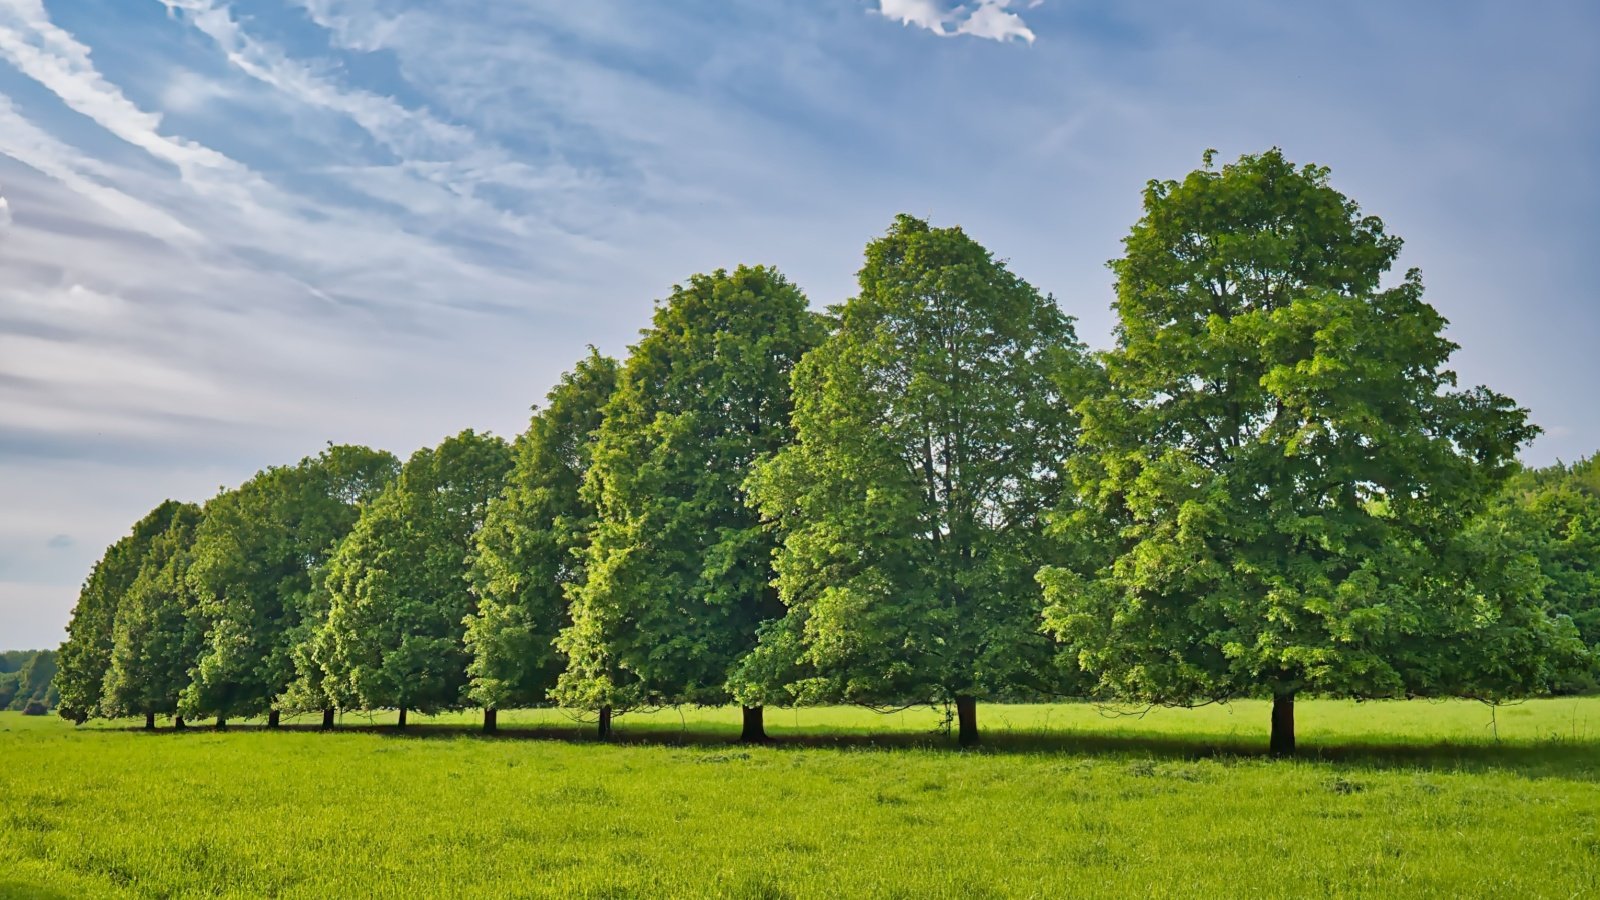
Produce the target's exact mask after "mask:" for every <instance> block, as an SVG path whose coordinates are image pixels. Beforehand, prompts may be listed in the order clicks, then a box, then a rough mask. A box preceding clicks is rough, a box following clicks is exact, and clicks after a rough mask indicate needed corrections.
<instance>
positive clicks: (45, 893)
mask: <svg viewBox="0 0 1600 900" xmlns="http://www.w3.org/2000/svg"><path fill="white" fill-rule="evenodd" d="M72 896H74V895H72V894H67V893H63V892H61V891H58V890H56V889H55V888H49V887H41V886H39V885H37V884H29V883H28V882H26V881H6V880H3V879H0V897H10V898H14V900H68V898H70V897H72Z"/></svg>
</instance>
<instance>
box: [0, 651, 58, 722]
mask: <svg viewBox="0 0 1600 900" xmlns="http://www.w3.org/2000/svg"><path fill="white" fill-rule="evenodd" d="M55 677H56V651H54V650H8V651H6V652H4V653H0V709H5V710H13V711H15V710H21V709H23V708H25V707H27V706H28V705H29V704H33V703H38V704H41V705H43V706H44V707H45V710H46V712H48V711H49V710H50V708H52V707H54V706H55V705H56V704H57V703H58V702H59V700H60V698H59V696H58V695H57V693H56V689H55V684H54V681H55Z"/></svg>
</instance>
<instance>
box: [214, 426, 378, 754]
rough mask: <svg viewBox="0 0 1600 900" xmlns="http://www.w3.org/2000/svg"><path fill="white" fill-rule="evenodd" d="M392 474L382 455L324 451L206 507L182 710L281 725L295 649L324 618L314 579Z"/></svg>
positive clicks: (293, 670) (276, 470)
mask: <svg viewBox="0 0 1600 900" xmlns="http://www.w3.org/2000/svg"><path fill="white" fill-rule="evenodd" d="M396 468H397V464H396V460H395V458H394V457H393V456H392V455H390V454H388V453H386V452H383V451H378V450H371V449H368V448H366V447H356V446H342V445H341V446H336V445H330V446H329V447H328V448H327V449H326V450H324V451H323V452H322V453H321V454H319V455H317V456H314V457H307V458H305V459H303V460H301V461H300V462H299V463H298V464H297V465H294V466H277V467H273V468H270V469H266V470H264V471H262V472H260V473H258V474H257V475H256V476H255V477H254V478H251V479H250V480H249V481H247V482H245V483H244V484H243V485H241V486H240V487H239V488H237V489H235V490H232V491H227V492H224V493H222V494H219V495H218V496H217V497H215V498H213V499H212V500H211V501H210V502H208V503H207V504H206V506H205V516H204V519H203V521H202V522H201V525H200V527H199V529H198V531H197V533H196V535H195V546H194V551H193V559H192V562H191V564H190V569H189V582H190V584H191V586H192V587H193V589H194V591H195V594H196V598H197V604H198V609H199V612H200V615H201V616H202V617H203V619H204V621H205V623H206V627H207V636H206V642H205V646H204V647H203V649H202V652H201V657H200V659H199V661H198V664H197V666H196V669H195V673H194V680H193V682H192V683H191V684H190V686H189V688H188V690H187V691H186V692H185V694H184V700H183V704H182V706H183V709H184V711H185V712H186V713H189V714H194V715H199V714H211V715H216V716H218V717H219V718H222V719H224V720H225V719H226V718H227V717H229V716H255V715H261V714H263V713H265V714H267V716H268V722H269V724H272V725H276V724H277V723H278V719H279V714H280V712H281V708H282V706H281V701H282V699H283V697H284V695H285V694H286V693H287V692H288V690H289V688H290V685H291V683H292V682H294V681H295V679H296V677H297V669H296V666H295V654H296V650H297V648H298V647H300V646H301V645H302V644H303V643H304V642H305V641H307V640H308V639H309V635H310V634H311V633H313V632H314V630H315V628H316V627H317V626H318V625H319V624H320V621H321V618H322V617H323V615H324V612H325V601H323V600H321V599H319V594H318V591H317V589H316V587H317V586H316V581H315V574H316V573H317V572H318V570H319V569H320V567H321V566H322V565H323V564H324V563H325V562H326V560H327V559H328V556H329V554H330V553H332V551H333V549H334V547H335V546H337V544H338V542H339V541H340V540H341V539H342V538H344V536H345V535H346V534H348V533H349V531H350V529H351V528H352V527H353V526H354V525H355V522H356V519H357V518H358V516H359V515H360V512H361V509H362V507H363V506H364V505H365V504H366V503H367V502H368V501H369V500H370V499H371V498H372V497H374V496H375V495H376V494H377V493H378V491H379V490H381V489H382V488H383V487H384V486H385V485H386V484H388V483H389V482H390V481H391V480H392V479H393V478H394V473H395V470H396Z"/></svg>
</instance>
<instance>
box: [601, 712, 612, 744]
mask: <svg viewBox="0 0 1600 900" xmlns="http://www.w3.org/2000/svg"><path fill="white" fill-rule="evenodd" d="M600 740H602V741H609V740H611V707H609V706H602V707H600Z"/></svg>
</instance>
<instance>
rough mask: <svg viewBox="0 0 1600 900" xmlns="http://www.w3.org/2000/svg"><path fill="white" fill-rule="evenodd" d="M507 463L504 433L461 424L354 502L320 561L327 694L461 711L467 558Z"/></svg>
mask: <svg viewBox="0 0 1600 900" xmlns="http://www.w3.org/2000/svg"><path fill="white" fill-rule="evenodd" d="M510 468H511V450H510V448H509V447H508V446H507V445H506V443H505V441H503V440H501V439H500V438H498V437H495V436H493V435H487V434H477V433H475V432H473V431H471V430H470V429H469V430H467V431H463V432H461V433H460V434H458V435H455V436H454V437H451V438H447V439H446V440H445V441H444V442H442V443H441V444H439V446H437V447H434V448H431V449H423V450H418V451H417V452H416V453H414V454H412V455H411V458H410V459H408V460H406V464H405V466H403V467H402V468H401V470H400V475H399V477H398V478H396V479H394V480H393V481H392V482H390V483H389V484H388V486H387V487H385V488H384V489H383V492H382V493H380V494H379V495H378V497H377V499H376V500H374V501H373V502H372V503H371V504H369V505H367V506H365V507H363V508H362V510H361V516H360V519H359V520H358V521H357V522H356V525H355V527H354V529H352V530H351V532H350V534H349V535H348V536H347V537H346V538H345V539H344V540H343V541H342V542H341V543H340V544H339V546H338V549H337V550H336V551H335V552H334V554H333V557H332V558H331V559H330V560H329V562H328V566H327V574H326V586H327V590H328V595H329V610H328V616H327V622H326V623H325V624H324V625H323V628H324V629H325V630H326V632H327V635H326V637H325V638H324V639H322V640H320V641H318V647H319V648H322V649H323V650H324V652H325V653H326V654H327V655H326V656H325V657H324V658H321V659H319V660H317V661H318V662H319V663H320V664H321V666H322V668H323V670H324V671H325V672H326V673H327V676H328V681H329V683H330V687H329V690H330V693H331V694H332V696H331V697H330V699H333V700H336V699H341V698H346V697H348V698H353V700H354V701H355V702H356V703H357V704H359V706H360V707H361V708H363V709H377V708H398V709H401V710H417V711H419V712H435V711H439V710H447V709H459V708H460V707H461V706H462V705H463V703H464V696H463V695H464V691H465V689H466V687H467V663H468V659H469V657H468V653H467V647H466V644H465V632H466V625H465V624H464V623H465V620H466V619H467V617H468V616H470V615H471V614H473V613H474V612H475V610H476V603H477V601H476V598H475V597H474V596H473V594H472V592H471V590H470V585H469V583H468V577H467V576H468V568H467V567H468V560H469V558H470V557H471V555H472V553H473V541H474V537H475V535H476V534H477V532H478V529H479V528H480V527H481V526H482V524H483V520H484V516H485V514H486V512H487V510H488V506H489V502H490V500H491V499H492V498H494V497H495V496H496V495H497V494H499V493H500V491H501V489H502V487H503V486H504V484H505V477H506V473H507V472H508V471H509V470H510Z"/></svg>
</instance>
